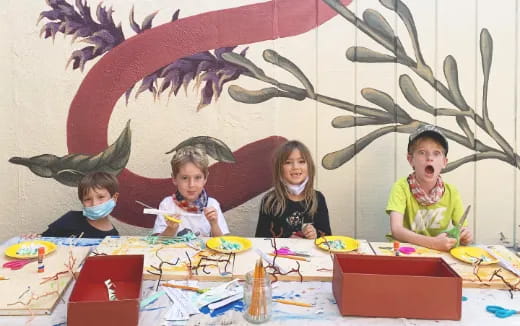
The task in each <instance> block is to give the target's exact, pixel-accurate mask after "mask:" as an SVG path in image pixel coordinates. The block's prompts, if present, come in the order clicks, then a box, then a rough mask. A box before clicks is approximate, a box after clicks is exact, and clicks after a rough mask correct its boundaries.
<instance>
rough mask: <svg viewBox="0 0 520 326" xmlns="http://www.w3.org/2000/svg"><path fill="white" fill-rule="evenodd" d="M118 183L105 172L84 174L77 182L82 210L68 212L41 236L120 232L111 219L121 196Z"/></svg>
mask: <svg viewBox="0 0 520 326" xmlns="http://www.w3.org/2000/svg"><path fill="white" fill-rule="evenodd" d="M118 188H119V183H118V182H117V179H116V177H115V176H113V175H111V174H109V173H106V172H94V173H91V174H87V175H86V176H84V177H83V178H82V179H81V180H80V182H79V184H78V198H79V200H80V201H81V203H82V204H83V211H69V212H68V213H66V214H65V215H63V216H62V217H60V218H59V219H57V220H56V221H54V222H52V223H51V224H49V227H48V229H47V230H46V231H45V232H43V233H42V234H41V235H42V236H44V237H70V236H76V237H79V236H80V235H82V236H83V237H84V238H104V237H106V236H114V235H119V233H118V232H117V230H116V228H115V227H114V226H113V225H112V222H111V221H110V218H109V216H110V213H111V212H112V210H113V209H114V207H115V206H116V201H117V198H118V196H119V193H118Z"/></svg>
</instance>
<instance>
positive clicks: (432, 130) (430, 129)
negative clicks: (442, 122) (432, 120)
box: [408, 125, 448, 154]
mask: <svg viewBox="0 0 520 326" xmlns="http://www.w3.org/2000/svg"><path fill="white" fill-rule="evenodd" d="M426 136H427V137H431V138H433V139H435V140H437V141H438V142H439V144H441V146H442V147H444V151H445V153H444V154H448V140H447V139H446V137H445V136H444V134H443V133H442V131H441V130H440V129H439V128H438V127H437V126H434V125H421V126H420V127H418V128H417V129H415V131H414V132H412V133H411V134H410V137H409V138H408V152H410V147H411V146H412V144H413V143H414V142H415V140H416V139H417V138H420V137H426Z"/></svg>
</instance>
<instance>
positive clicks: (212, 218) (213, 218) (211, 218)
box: [204, 207, 218, 224]
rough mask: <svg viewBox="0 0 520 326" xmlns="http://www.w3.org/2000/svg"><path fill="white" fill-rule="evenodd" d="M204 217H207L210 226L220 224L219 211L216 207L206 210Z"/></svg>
mask: <svg viewBox="0 0 520 326" xmlns="http://www.w3.org/2000/svg"><path fill="white" fill-rule="evenodd" d="M204 216H206V219H207V220H208V222H209V224H215V223H217V222H218V214H217V210H216V209H215V208H214V207H206V208H204Z"/></svg>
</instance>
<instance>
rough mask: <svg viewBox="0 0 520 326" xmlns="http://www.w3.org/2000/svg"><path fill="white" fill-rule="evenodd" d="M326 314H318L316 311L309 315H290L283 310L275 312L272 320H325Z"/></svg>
mask: <svg viewBox="0 0 520 326" xmlns="http://www.w3.org/2000/svg"><path fill="white" fill-rule="evenodd" d="M324 318H325V317H324V314H323V313H320V314H316V312H315V311H312V312H309V313H308V314H305V313H302V312H299V313H290V312H286V311H282V310H274V311H273V315H272V317H271V320H277V321H284V320H323V319H324Z"/></svg>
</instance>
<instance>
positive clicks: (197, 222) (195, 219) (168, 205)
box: [153, 196, 229, 237]
mask: <svg viewBox="0 0 520 326" xmlns="http://www.w3.org/2000/svg"><path fill="white" fill-rule="evenodd" d="M208 207H213V208H215V209H216V210H217V215H218V226H219V227H220V230H221V231H222V234H228V233H229V228H228V226H227V223H226V219H225V218H224V214H222V210H221V209H220V204H219V203H218V201H217V200H216V199H215V198H212V197H208ZM159 210H161V211H165V212H171V213H172V215H173V214H179V215H180V216H179V219H180V220H181V223H180V224H179V228H178V229H177V234H179V233H180V232H182V231H184V230H186V231H187V230H191V231H192V232H193V233H195V234H196V235H198V236H201V237H209V236H211V234H210V233H211V226H210V224H209V222H208V220H207V219H206V216H204V214H203V213H200V214H197V213H190V212H186V211H185V210H183V209H182V208H180V207H179V206H177V205H176V204H175V202H174V201H173V198H172V196H168V197H166V198H164V199H163V200H162V201H161V203H160V204H159ZM166 227H167V224H166V221H165V219H164V216H163V215H162V214H158V215H157V217H156V218H155V224H154V226H153V233H154V234H158V233H162V232H163V231H164V230H165V229H166ZM184 232H185V231H184ZM184 232H183V233H184Z"/></svg>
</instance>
